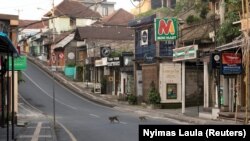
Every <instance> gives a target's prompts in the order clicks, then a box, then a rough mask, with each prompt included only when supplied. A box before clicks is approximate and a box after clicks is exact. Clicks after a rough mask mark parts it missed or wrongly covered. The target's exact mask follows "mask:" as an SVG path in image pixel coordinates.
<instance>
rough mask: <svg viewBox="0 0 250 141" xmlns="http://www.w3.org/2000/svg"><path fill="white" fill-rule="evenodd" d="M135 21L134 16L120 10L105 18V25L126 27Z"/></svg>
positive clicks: (103, 20) (103, 21)
mask: <svg viewBox="0 0 250 141" xmlns="http://www.w3.org/2000/svg"><path fill="white" fill-rule="evenodd" d="M133 19H134V15H133V14H131V13H129V12H127V11H126V10H124V9H122V8H120V9H119V10H117V11H115V12H114V13H113V14H111V15H110V16H107V17H103V19H102V23H103V25H124V26H127V25H128V22H129V21H130V20H133Z"/></svg>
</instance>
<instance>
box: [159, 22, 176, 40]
mask: <svg viewBox="0 0 250 141" xmlns="http://www.w3.org/2000/svg"><path fill="white" fill-rule="evenodd" d="M154 28H155V41H161V40H174V39H177V38H178V20H177V19H176V18H161V19H159V18H156V19H155V22H154Z"/></svg>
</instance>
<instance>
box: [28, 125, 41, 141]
mask: <svg viewBox="0 0 250 141" xmlns="http://www.w3.org/2000/svg"><path fill="white" fill-rule="evenodd" d="M41 127H42V122H38V123H37V126H36V130H35V132H34V135H33V136H32V139H31V141H38V138H39V134H40V131H41Z"/></svg>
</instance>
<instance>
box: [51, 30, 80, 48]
mask: <svg viewBox="0 0 250 141" xmlns="http://www.w3.org/2000/svg"><path fill="white" fill-rule="evenodd" d="M74 36H75V34H74V33H73V34H69V35H68V36H67V37H65V38H64V39H62V40H61V41H60V42H59V43H57V44H56V45H55V48H54V49H56V48H61V47H62V48H63V47H65V46H66V45H67V44H68V43H69V42H71V41H72V40H73V39H74Z"/></svg>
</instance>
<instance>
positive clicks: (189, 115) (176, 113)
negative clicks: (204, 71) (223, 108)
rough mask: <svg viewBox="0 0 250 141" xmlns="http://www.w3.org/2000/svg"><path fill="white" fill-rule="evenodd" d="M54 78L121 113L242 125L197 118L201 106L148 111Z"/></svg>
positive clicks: (46, 68) (32, 60)
mask: <svg viewBox="0 0 250 141" xmlns="http://www.w3.org/2000/svg"><path fill="white" fill-rule="evenodd" d="M28 59H29V60H30V61H31V62H33V63H35V64H36V65H38V66H39V67H40V68H41V69H43V70H44V71H45V72H47V73H48V74H49V75H51V76H52V75H53V73H52V71H51V70H50V68H49V67H48V66H46V65H45V64H44V63H43V62H41V61H39V60H37V59H34V58H30V57H28ZM54 77H55V79H56V80H57V81H58V82H60V83H61V84H62V85H64V86H65V87H67V88H68V89H70V90H72V91H73V92H75V93H77V94H79V95H81V96H83V97H84V98H86V99H88V100H90V101H94V102H97V103H99V104H102V105H105V106H109V107H114V108H115V109H117V110H121V111H127V112H134V113H136V114H139V115H145V116H149V117H159V118H170V119H176V120H178V121H181V122H188V123H191V124H243V123H242V122H236V121H233V120H225V119H216V120H211V119H205V118H200V117H199V116H198V115H199V113H198V111H201V110H202V107H201V106H200V107H186V109H185V110H186V112H185V114H182V113H181V109H150V108H146V107H144V106H140V105H129V104H128V103H127V102H121V101H118V100H117V97H116V96H112V95H101V94H94V93H93V92H91V88H89V87H88V88H87V85H86V84H84V83H83V82H74V81H72V80H70V79H69V78H67V77H66V76H64V75H63V74H62V73H60V72H55V73H54ZM198 108H199V109H198Z"/></svg>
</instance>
